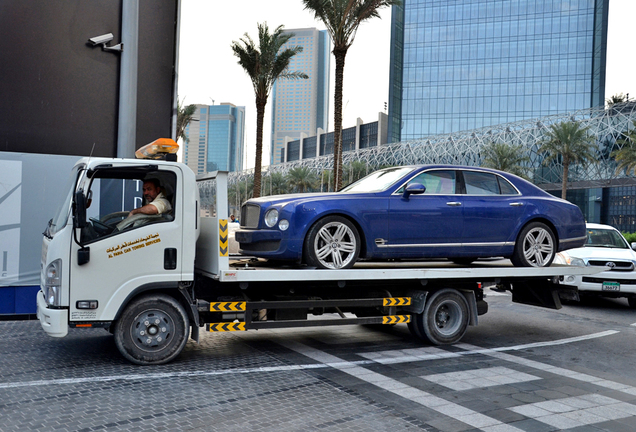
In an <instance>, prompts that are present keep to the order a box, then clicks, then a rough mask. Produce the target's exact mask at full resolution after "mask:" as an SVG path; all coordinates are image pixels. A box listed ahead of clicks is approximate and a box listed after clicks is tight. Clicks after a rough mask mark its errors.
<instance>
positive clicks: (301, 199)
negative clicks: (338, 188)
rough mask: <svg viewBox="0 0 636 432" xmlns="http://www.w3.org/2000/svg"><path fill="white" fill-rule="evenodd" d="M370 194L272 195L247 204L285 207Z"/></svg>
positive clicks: (254, 199)
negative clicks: (290, 204) (292, 203)
mask: <svg viewBox="0 0 636 432" xmlns="http://www.w3.org/2000/svg"><path fill="white" fill-rule="evenodd" d="M368 196H369V194H361V193H357V194H352V193H339V192H326V193H315V192H312V193H297V194H287V195H271V196H266V197H260V198H252V199H250V200H249V201H247V203H246V204H257V205H259V206H261V207H269V206H272V205H280V206H284V205H286V204H289V203H291V202H294V203H296V204H300V203H306V202H311V201H323V200H333V199H348V198H361V197H368Z"/></svg>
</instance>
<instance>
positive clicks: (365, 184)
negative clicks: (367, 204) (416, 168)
mask: <svg viewBox="0 0 636 432" xmlns="http://www.w3.org/2000/svg"><path fill="white" fill-rule="evenodd" d="M411 171H413V167H394V168H386V169H383V170H380V171H376V172H373V173H371V174H369V175H368V176H366V177H364V178H362V179H360V180H358V181H357V182H355V183H352V184H350V185H349V186H347V187H345V188H344V189H342V190H341V191H340V192H345V193H347V192H348V193H353V192H355V193H357V192H381V191H383V190H386V189H387V188H388V187H389V186H391V185H392V184H394V183H395V182H397V181H398V180H400V179H401V178H402V177H404V176H405V175H406V174H408V173H409V172H411Z"/></svg>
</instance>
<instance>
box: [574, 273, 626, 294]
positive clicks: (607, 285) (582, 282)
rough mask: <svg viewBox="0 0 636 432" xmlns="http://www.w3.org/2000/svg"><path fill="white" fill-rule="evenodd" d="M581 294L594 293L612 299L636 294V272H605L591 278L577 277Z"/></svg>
mask: <svg viewBox="0 0 636 432" xmlns="http://www.w3.org/2000/svg"><path fill="white" fill-rule="evenodd" d="M577 279H578V280H577V284H576V285H578V288H579V291H580V292H594V293H599V294H603V295H607V296H611V297H629V296H632V295H634V294H636V271H634V272H617V271H604V272H600V273H596V274H593V275H590V276H577Z"/></svg>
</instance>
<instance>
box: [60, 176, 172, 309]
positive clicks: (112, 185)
mask: <svg viewBox="0 0 636 432" xmlns="http://www.w3.org/2000/svg"><path fill="white" fill-rule="evenodd" d="M153 178H154V179H157V180H158V181H159V184H160V185H161V186H160V187H161V190H162V194H163V195H164V197H165V198H166V199H167V200H168V201H169V202H170V204H171V205H170V206H171V207H172V209H171V210H169V211H165V212H164V213H163V214H160V215H148V217H143V216H142V217H139V216H140V215H135V216H133V217H128V214H129V212H130V211H131V210H133V209H134V208H138V207H140V206H141V205H142V204H143V202H142V200H143V197H142V188H143V185H144V181H147V180H148V179H153ZM178 178H179V176H178V171H176V169H174V168H173V167H165V168H163V169H161V170H156V169H155V170H154V171H149V172H140V171H135V170H122V171H118V170H116V169H109V170H108V169H107V170H104V171H99V170H98V171H96V172H95V174H94V175H93V177H92V178H88V177H87V178H86V181H85V182H84V183H83V184H82V185H79V186H78V188H82V189H83V190H84V191H85V193H86V196H87V197H88V198H89V199H88V200H87V204H88V209H87V219H88V224H87V226H86V227H84V228H82V229H81V234H79V235H76V237H79V238H78V239H77V241H74V242H73V245H72V248H71V257H70V259H71V268H70V287H71V288H70V304H69V308H70V320H71V321H110V320H113V319H114V318H115V314H116V313H117V310H118V308H119V306H120V305H121V304H122V303H123V302H125V300H126V298H127V297H128V296H129V295H130V294H131V293H132V292H134V291H135V290H136V289H143V288H144V287H148V286H151V285H152V286H155V287H156V286H157V285H159V286H176V283H177V282H178V281H180V280H181V269H182V257H181V255H182V254H181V253H180V251H181V250H182V243H181V242H182V240H181V239H182V232H181V227H182V218H183V215H182V207H183V206H182V199H183V198H182V196H181V195H182V193H181V187H180V185H179V184H177V179H178ZM79 232H80V230H79V229H76V234H78V233H79ZM78 242H79V243H81V245H82V246H81V247H80V245H78V244H77V243H78ZM80 249H83V252H79V251H80ZM87 254H88V262H86V263H82V261H85V259H84V257H86V255H87Z"/></svg>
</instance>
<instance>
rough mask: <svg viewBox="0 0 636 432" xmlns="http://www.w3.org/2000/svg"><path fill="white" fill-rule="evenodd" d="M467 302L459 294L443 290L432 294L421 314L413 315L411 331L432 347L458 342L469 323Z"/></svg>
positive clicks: (454, 291) (451, 290)
mask: <svg viewBox="0 0 636 432" xmlns="http://www.w3.org/2000/svg"><path fill="white" fill-rule="evenodd" d="M469 314H470V312H469V309H468V302H467V301H466V297H464V296H463V295H462V294H461V293H460V292H458V291H457V290H454V289H452V288H444V289H441V290H439V291H436V292H434V293H433V294H432V295H431V296H430V297H429V299H428V300H427V302H426V305H425V306H424V311H423V312H422V313H421V314H414V315H413V316H412V320H413V321H414V322H413V324H412V327H414V329H412V330H411V332H412V333H414V334H415V335H416V336H418V337H420V338H421V339H423V340H425V341H428V342H430V343H431V344H433V345H448V344H453V343H456V342H459V340H460V339H461V338H462V337H463V336H464V334H465V333H466V330H467V329H468V322H469V321H470V315H469Z"/></svg>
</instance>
